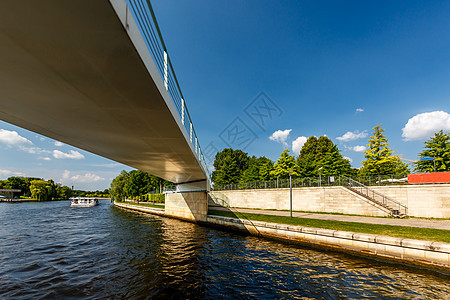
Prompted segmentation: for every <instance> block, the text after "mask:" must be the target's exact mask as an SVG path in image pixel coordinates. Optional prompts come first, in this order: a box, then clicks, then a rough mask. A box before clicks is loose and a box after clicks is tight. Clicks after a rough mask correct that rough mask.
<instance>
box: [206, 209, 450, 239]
mask: <svg viewBox="0 0 450 300" xmlns="http://www.w3.org/2000/svg"><path fill="white" fill-rule="evenodd" d="M208 214H209V215H216V216H224V217H230V218H239V219H247V220H252V221H262V222H270V223H280V224H289V225H298V226H305V227H316V228H325V229H332V230H340V231H352V232H360V233H370V234H376V235H387V236H392V237H400V238H408V239H417V240H425V241H435V242H444V243H450V231H449V230H441V229H431V228H417V227H407V226H392V225H379V224H367V223H356V222H343V221H331V220H317V219H307V218H290V217H282V216H270V215H263V214H249V213H239V212H232V211H220V210H210V211H208Z"/></svg>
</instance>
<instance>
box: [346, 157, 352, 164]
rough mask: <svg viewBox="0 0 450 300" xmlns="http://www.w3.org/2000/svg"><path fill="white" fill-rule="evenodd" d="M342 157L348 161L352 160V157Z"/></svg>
mask: <svg viewBox="0 0 450 300" xmlns="http://www.w3.org/2000/svg"><path fill="white" fill-rule="evenodd" d="M344 159H346V160H348V161H349V162H351V163H352V162H353V159H351V158H350V157H347V156H344Z"/></svg>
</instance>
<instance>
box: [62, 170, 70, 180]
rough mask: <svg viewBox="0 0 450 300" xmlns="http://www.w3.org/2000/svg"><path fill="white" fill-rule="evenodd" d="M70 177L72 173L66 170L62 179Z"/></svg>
mask: <svg viewBox="0 0 450 300" xmlns="http://www.w3.org/2000/svg"><path fill="white" fill-rule="evenodd" d="M69 176H70V171H69V170H64V172H63V175H62V179H68V178H69Z"/></svg>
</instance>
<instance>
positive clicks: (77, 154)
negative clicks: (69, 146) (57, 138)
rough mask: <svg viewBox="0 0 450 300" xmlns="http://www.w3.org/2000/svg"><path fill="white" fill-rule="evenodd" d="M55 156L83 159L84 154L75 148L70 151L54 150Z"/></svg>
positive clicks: (57, 157)
mask: <svg viewBox="0 0 450 300" xmlns="http://www.w3.org/2000/svg"><path fill="white" fill-rule="evenodd" d="M53 157H54V158H56V159H83V158H84V155H83V154H81V153H80V152H78V151H75V150H70V151H69V153H65V152H62V151H59V150H53Z"/></svg>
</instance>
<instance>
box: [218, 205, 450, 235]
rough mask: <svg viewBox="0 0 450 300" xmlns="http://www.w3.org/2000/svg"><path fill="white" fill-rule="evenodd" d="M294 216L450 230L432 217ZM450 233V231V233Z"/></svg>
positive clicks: (253, 211)
mask: <svg viewBox="0 0 450 300" xmlns="http://www.w3.org/2000/svg"><path fill="white" fill-rule="evenodd" d="M209 209H210V210H225V211H233V212H241V213H251V214H263V215H272V216H284V217H289V216H290V212H289V211H279V210H262V209H247V208H230V207H209ZM292 216H293V217H295V218H308V219H319V220H333V221H345V222H359V223H369V224H381V225H393V226H409V227H420V228H434V229H443V230H450V220H430V219H417V218H407V219H393V218H375V217H361V216H347V215H331V214H315V213H301V212H293V213H292ZM449 234H450V233H449Z"/></svg>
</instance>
